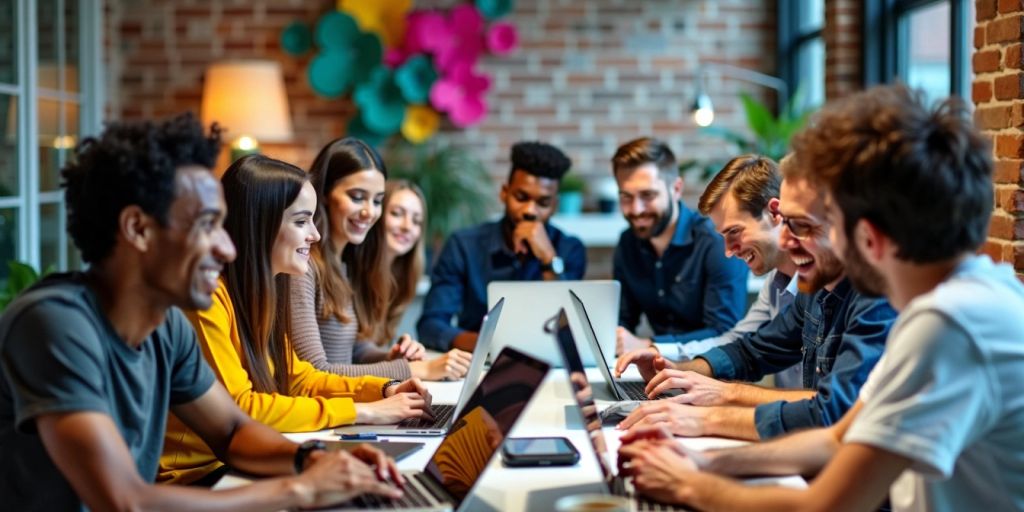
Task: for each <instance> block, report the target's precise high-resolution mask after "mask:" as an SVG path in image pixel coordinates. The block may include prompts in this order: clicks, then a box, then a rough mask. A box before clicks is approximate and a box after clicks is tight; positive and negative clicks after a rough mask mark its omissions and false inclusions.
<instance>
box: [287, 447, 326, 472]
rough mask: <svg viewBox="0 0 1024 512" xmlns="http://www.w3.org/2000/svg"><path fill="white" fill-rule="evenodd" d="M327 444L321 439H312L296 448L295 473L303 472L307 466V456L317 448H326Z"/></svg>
mask: <svg viewBox="0 0 1024 512" xmlns="http://www.w3.org/2000/svg"><path fill="white" fill-rule="evenodd" d="M326 449H327V445H326V444H324V442H323V441H321V440H319V439H310V440H309V441H306V442H304V443H302V444H300V445H299V449H298V450H295V473H296V474H299V473H302V470H303V469H305V467H306V458H307V457H309V454H310V453H311V452H313V451H315V450H326Z"/></svg>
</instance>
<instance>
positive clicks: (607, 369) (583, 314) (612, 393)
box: [569, 289, 679, 402]
mask: <svg viewBox="0 0 1024 512" xmlns="http://www.w3.org/2000/svg"><path fill="white" fill-rule="evenodd" d="M569 298H570V302H572V307H573V310H574V311H576V316H577V317H578V318H579V319H580V323H581V324H582V325H583V328H582V330H583V337H584V338H586V339H587V345H589V346H590V350H591V351H592V352H593V353H594V359H596V360H598V361H601V363H599V364H598V365H597V369H598V370H599V371H600V372H601V376H602V377H604V382H605V385H604V386H602V388H603V389H604V391H605V393H601V395H602V396H600V397H598V398H600V399H601V400H611V401H614V402H624V401H630V400H632V401H642V400H650V398H648V397H647V394H646V393H644V389H646V388H647V383H646V382H644V381H642V380H621V379H616V378H614V377H613V376H612V370H613V367H612V366H611V365H609V364H608V359H606V358H605V356H604V355H605V352H604V350H602V349H601V344H600V343H598V340H597V334H596V333H594V327H593V324H592V323H591V322H590V314H589V313H587V307H586V306H584V305H583V300H582V299H580V296H579V295H577V294H576V291H575V290H572V289H570V290H569ZM676 394H679V391H676V392H673V393H663V394H661V395H659V396H658V399H662V398H668V397H670V396H674V395H676Z"/></svg>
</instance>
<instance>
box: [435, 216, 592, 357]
mask: <svg viewBox="0 0 1024 512" xmlns="http://www.w3.org/2000/svg"><path fill="white" fill-rule="evenodd" d="M506 222H507V221H506V220H504V219H503V220H499V221H495V222H487V223H484V224H480V225H479V226H474V227H471V228H467V229H464V230H461V231H458V232H456V233H453V234H452V236H451V237H449V238H448V241H447V242H446V243H445V244H444V249H442V250H441V254H440V255H439V256H438V257H437V262H436V263H435V264H434V269H433V271H432V272H431V274H430V292H428V293H427V297H426V299H424V301H423V314H422V315H421V316H420V321H419V322H418V323H417V324H416V330H417V331H418V332H419V336H420V342H421V343H423V344H424V345H426V346H427V347H429V348H432V349H435V350H449V349H450V348H451V345H452V339H453V338H455V336H456V335H458V334H459V333H461V332H463V331H473V332H479V330H480V324H481V322H482V321H483V318H484V315H485V314H486V313H487V283H490V282H491V281H540V280H542V279H544V276H543V271H542V270H541V262H540V260H538V259H537V258H536V257H534V256H533V253H529V254H527V255H525V256H523V255H518V254H516V253H514V252H513V251H512V249H510V248H509V247H508V245H507V244H506V242H505V229H510V228H506V227H505V226H506ZM545 229H546V230H547V233H548V238H549V239H550V240H551V245H552V246H553V247H554V248H555V252H556V253H557V254H558V257H560V258H562V263H563V264H564V265H565V269H564V270H563V272H562V276H561V278H562V279H567V280H576V279H582V278H583V274H584V272H586V269H587V253H586V249H584V247H583V243H582V242H580V240H579V239H578V238H576V237H573V236H569V235H566V234H565V233H562V232H561V231H560V230H558V228H555V227H554V226H552V225H551V224H546V225H545ZM452 316H457V322H456V325H455V326H453V325H452V323H451V321H452Z"/></svg>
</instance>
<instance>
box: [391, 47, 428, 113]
mask: <svg viewBox="0 0 1024 512" xmlns="http://www.w3.org/2000/svg"><path fill="white" fill-rule="evenodd" d="M436 81H437V70H436V69H434V66H433V64H431V63H430V60H428V59H427V56H426V55H417V56H415V57H413V58H411V59H409V60H407V61H405V64H402V66H401V67H400V68H398V70H397V71H395V83H397V84H398V88H399V89H401V91H402V97H403V98H405V101H407V102H409V103H414V104H423V103H426V102H427V98H428V97H429V96H430V87H431V86H433V85H434V82H436Z"/></svg>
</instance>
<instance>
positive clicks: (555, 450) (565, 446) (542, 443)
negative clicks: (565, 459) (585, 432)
mask: <svg viewBox="0 0 1024 512" xmlns="http://www.w3.org/2000/svg"><path fill="white" fill-rule="evenodd" d="M505 450H506V451H508V453H509V454H512V455H549V454H566V453H572V452H573V449H572V446H571V445H569V443H568V442H567V441H566V440H565V438H561V437H543V438H535V439H509V440H507V441H505Z"/></svg>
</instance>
